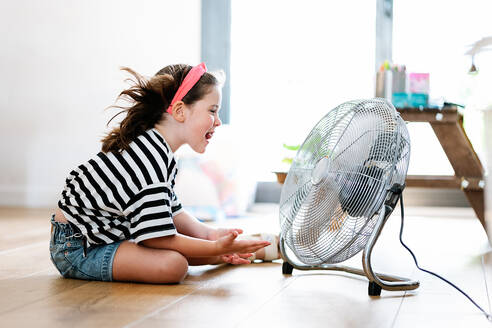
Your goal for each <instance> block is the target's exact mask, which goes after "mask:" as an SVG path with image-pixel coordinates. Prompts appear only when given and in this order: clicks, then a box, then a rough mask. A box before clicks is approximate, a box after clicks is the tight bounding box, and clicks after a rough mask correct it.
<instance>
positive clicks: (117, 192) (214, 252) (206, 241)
mask: <svg viewBox="0 0 492 328" xmlns="http://www.w3.org/2000/svg"><path fill="white" fill-rule="evenodd" d="M124 70H126V71H127V72H129V73H130V74H132V75H133V77H134V78H135V81H134V85H133V86H132V87H130V88H129V89H127V90H124V91H123V92H121V94H120V97H125V98H127V99H128V100H130V101H131V103H132V105H131V106H130V107H128V108H123V109H124V112H126V117H125V118H124V119H123V120H122V122H121V123H120V124H119V126H118V127H116V128H115V129H113V130H112V131H111V132H110V133H109V134H108V135H107V136H106V137H105V138H104V139H103V140H102V143H103V144H102V151H101V152H100V153H98V154H97V155H96V156H94V157H93V158H92V159H90V160H89V161H87V162H86V163H84V164H82V165H80V166H78V167H77V168H76V169H74V170H73V171H72V172H70V175H69V176H68V178H67V179H66V181H65V188H64V190H63V192H62V197H61V199H60V201H59V202H58V209H57V210H56V212H55V214H54V215H53V217H52V219H51V223H52V233H51V242H50V253H51V260H52V261H53V263H54V265H55V266H56V268H57V269H58V270H59V271H60V273H61V274H62V275H63V276H64V277H70V278H79V279H87V280H102V281H113V280H115V281H136V282H147V283H178V282H180V281H182V280H183V278H184V277H185V275H186V273H187V270H188V265H200V264H218V263H224V262H225V263H231V264H244V263H250V261H249V260H248V258H250V257H252V256H253V253H254V252H256V251H258V250H260V249H261V248H263V247H265V246H268V245H270V242H268V241H264V240H258V239H256V240H239V239H237V237H238V235H239V234H241V233H242V230H241V229H216V228H212V227H210V226H207V225H205V224H203V223H201V222H199V221H198V220H197V219H195V218H194V217H192V216H190V215H189V214H188V213H186V212H185V211H183V209H182V207H181V204H180V202H179V200H178V198H177V197H176V195H175V193H174V192H173V187H174V183H175V177H176V173H177V165H176V159H175V158H174V153H175V152H176V150H177V149H178V148H179V147H181V146H182V145H184V144H188V145H190V146H191V148H192V149H193V150H195V151H196V152H198V153H203V152H204V151H205V148H206V147H207V145H208V143H209V141H210V139H211V138H212V137H213V134H214V131H215V129H216V128H217V127H218V126H220V125H221V121H220V119H219V116H218V112H219V108H220V103H221V84H220V82H219V80H218V79H217V77H215V76H214V75H213V74H211V73H208V72H207V69H206V67H205V64H203V63H202V64H200V65H198V66H195V67H191V66H188V65H170V66H167V67H165V68H163V69H161V70H160V71H159V72H158V73H157V74H156V75H155V76H153V77H152V78H150V79H145V78H144V77H142V76H140V75H139V74H137V73H135V72H134V71H132V70H131V69H129V68H124ZM120 108H121V107H120Z"/></svg>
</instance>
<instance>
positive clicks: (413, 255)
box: [400, 194, 492, 321]
mask: <svg viewBox="0 0 492 328" xmlns="http://www.w3.org/2000/svg"><path fill="white" fill-rule="evenodd" d="M400 207H401V227H400V243H401V244H402V245H403V247H405V248H406V249H407V251H408V252H409V253H410V255H412V257H413V260H414V262H415V265H416V266H417V268H418V269H419V270H420V271H424V272H426V273H428V274H431V275H433V276H435V277H437V278H439V279H441V280H443V281H444V282H447V283H448V284H449V285H451V286H452V287H454V288H455V289H456V290H457V291H459V292H460V293H461V294H463V295H464V296H465V297H466V298H468V299H469V300H470V302H472V303H473V304H474V305H475V306H476V307H477V308H478V309H479V310H480V311H482V312H483V314H484V315H485V317H486V318H487V319H488V320H489V321H492V315H491V314H490V313H487V312H486V311H485V310H484V309H482V308H481V307H480V305H478V304H477V303H476V302H475V301H474V300H473V299H472V298H471V297H470V296H468V294H467V293H465V292H464V291H462V290H461V289H460V288H459V287H458V286H456V285H455V284H453V283H452V282H451V281H449V280H447V279H446V278H443V277H441V276H440V275H438V274H437V273H434V272H432V271H429V270H426V269H422V268H421V267H420V266H419V264H418V263H417V258H416V257H415V254H413V252H412V250H411V249H410V248H408V246H407V245H405V243H404V242H403V240H402V238H401V237H402V235H403V218H404V216H405V215H404V211H403V195H402V194H400Z"/></svg>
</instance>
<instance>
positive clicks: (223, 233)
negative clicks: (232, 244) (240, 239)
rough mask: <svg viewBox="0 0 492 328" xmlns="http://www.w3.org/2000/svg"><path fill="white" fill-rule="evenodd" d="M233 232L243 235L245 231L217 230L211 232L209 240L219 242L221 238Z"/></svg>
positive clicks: (208, 236)
mask: <svg viewBox="0 0 492 328" xmlns="http://www.w3.org/2000/svg"><path fill="white" fill-rule="evenodd" d="M233 231H237V233H238V234H242V233H243V229H238V228H232V229H227V228H215V229H213V230H210V231H209V232H208V235H207V239H208V240H217V239H219V238H220V237H224V236H227V235H228V234H230V233H231V232H233Z"/></svg>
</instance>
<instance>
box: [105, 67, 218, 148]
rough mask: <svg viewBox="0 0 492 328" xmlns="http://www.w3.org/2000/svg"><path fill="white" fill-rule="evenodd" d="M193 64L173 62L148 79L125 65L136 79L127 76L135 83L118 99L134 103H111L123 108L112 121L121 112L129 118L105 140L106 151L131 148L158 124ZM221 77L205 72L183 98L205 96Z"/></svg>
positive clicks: (187, 101)
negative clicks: (134, 142) (125, 105)
mask: <svg viewBox="0 0 492 328" xmlns="http://www.w3.org/2000/svg"><path fill="white" fill-rule="evenodd" d="M191 68H192V67H191V66H189V65H183V64H177V65H169V66H166V67H164V68H163V69H161V70H160V71H159V72H157V73H156V74H155V75H154V76H153V77H151V78H150V79H147V78H145V77H143V76H142V75H140V74H138V73H137V72H135V71H133V70H132V69H130V68H128V67H123V68H121V69H122V70H124V71H127V72H128V73H130V74H131V75H132V76H133V78H134V79H131V78H129V79H127V81H130V82H131V83H132V85H131V86H130V88H128V89H126V90H123V91H122V92H121V93H120V94H119V95H118V98H117V100H118V99H125V100H127V101H128V102H130V104H131V105H130V106H128V107H122V106H116V105H114V106H110V108H111V107H115V108H120V109H123V110H122V111H121V112H119V113H118V114H116V115H115V116H113V117H112V118H111V119H110V120H109V122H108V125H109V123H110V122H111V121H112V120H113V119H114V118H115V117H116V116H118V115H119V114H122V113H125V112H126V116H125V118H124V119H123V120H122V121H121V123H120V124H119V126H117V127H115V128H114V129H113V130H112V131H110V132H109V133H108V134H107V135H106V136H105V137H104V138H103V139H102V140H101V141H102V151H103V152H105V153H106V152H120V151H122V150H125V149H126V150H127V149H129V145H130V143H131V142H132V141H134V140H135V139H136V138H137V137H138V136H139V135H141V134H142V133H143V132H145V131H147V130H148V129H151V128H153V127H154V125H155V124H157V123H159V122H160V121H161V120H163V119H165V117H166V115H163V114H164V113H166V109H167V108H168V107H169V105H170V103H171V101H172V99H173V97H174V94H175V93H176V91H177V90H178V88H179V86H180V85H181V83H182V82H183V80H184V78H185V77H186V74H188V72H189V71H190V69H191ZM220 84H221V82H220V81H219V78H218V77H216V76H215V75H214V74H211V73H205V74H203V76H202V77H201V78H200V80H198V82H197V83H196V84H195V85H194V86H193V87H192V88H191V89H190V91H189V92H188V93H187V94H186V96H184V97H183V99H182V101H183V102H184V103H185V104H187V105H191V104H193V103H194V102H196V101H198V100H200V99H201V98H203V97H204V96H205V95H206V94H207V93H208V92H210V88H211V87H213V86H217V85H220Z"/></svg>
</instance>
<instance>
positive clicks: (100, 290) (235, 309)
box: [0, 204, 492, 328]
mask: <svg viewBox="0 0 492 328" xmlns="http://www.w3.org/2000/svg"><path fill="white" fill-rule="evenodd" d="M50 212H51V211H50V210H49V209H22V208H17V209H12V208H0V263H1V266H0V322H1V326H2V327H24V326H26V327H27V326H35V327H66V326H71V327H95V326H101V327H154V326H155V327H163V326H164V327H165V326H172V327H210V326H213V327H252V326H254V327H267V326H268V327H271V326H275V327H277V326H278V327H299V326H301V327H326V326H330V327H397V328H400V327H492V323H490V322H488V321H487V320H486V319H485V317H484V315H483V314H481V312H480V311H479V310H477V308H476V307H474V306H473V305H472V304H471V303H470V302H469V301H468V300H467V299H466V298H465V297H464V296H463V295H461V294H460V293H458V292H457V291H455V290H454V289H452V288H451V287H449V286H448V285H447V284H445V283H444V282H442V281H440V280H438V279H437V278H435V277H432V276H430V275H428V274H426V273H423V272H420V271H418V270H417V269H416V267H415V264H414V263H413V259H412V257H411V256H410V255H409V253H408V252H407V251H406V250H405V249H404V248H403V247H402V246H401V245H400V242H399V239H398V234H399V229H400V218H399V211H395V213H394V214H393V215H392V217H391V218H390V219H389V220H388V222H387V224H386V226H385V228H384V229H383V232H382V234H381V236H380V238H379V240H378V242H377V244H376V247H375V249H374V253H373V267H374V269H375V270H376V271H378V272H384V273H389V274H394V275H399V276H404V277H409V278H412V279H418V280H419V281H420V283H421V286H420V287H419V288H418V289H417V290H415V291H409V292H403V291H400V292H398V291H397V292H390V291H384V290H383V291H382V294H381V296H380V297H369V296H368V295H367V279H365V278H364V277H361V276H355V275H350V274H346V273H341V272H335V271H329V272H328V271H300V270H294V272H293V275H283V274H282V273H281V261H276V262H273V263H256V264H252V265H243V266H229V265H221V266H211V265H210V266H198V267H191V268H190V270H189V274H188V276H187V278H186V279H185V281H184V282H183V283H182V284H179V285H150V284H134V283H102V282H88V281H82V280H72V279H64V278H62V277H60V275H59V274H58V272H57V271H56V269H55V268H54V266H53V265H52V264H51V262H50V259H49V252H48V243H49V226H50V225H49V217H50ZM405 215H406V219H405V228H404V233H403V240H404V242H405V243H406V244H407V245H408V246H409V247H410V248H411V249H412V250H413V251H414V252H415V255H416V256H417V259H418V262H419V264H420V265H421V266H422V267H424V268H426V269H428V270H431V271H435V272H437V273H439V274H441V275H442V276H444V277H445V278H447V279H449V280H451V281H453V282H454V283H456V284H457V285H458V286H459V287H461V288H462V289H463V290H465V291H466V292H467V293H469V294H470V296H472V297H473V298H474V299H475V300H476V302H477V303H478V304H479V305H480V306H482V307H483V308H484V309H485V310H487V311H490V304H491V302H492V298H491V294H492V253H491V252H490V248H489V246H488V244H487V238H486V235H485V233H484V231H483V229H482V228H481V226H480V223H479V221H478V220H476V219H475V218H474V214H473V211H472V210H471V209H469V208H432V207H408V208H407V209H406V211H405ZM211 224H213V225H221V226H227V227H241V228H243V229H244V230H245V233H254V232H259V231H266V232H276V230H277V229H278V228H277V227H278V207H277V206H275V205H272V204H264V205H258V206H255V207H254V208H253V210H252V211H251V212H250V213H249V214H248V216H246V217H243V218H239V219H231V220H225V221H222V222H218V223H217V222H216V223H211ZM344 264H346V265H351V266H356V267H359V268H360V267H361V256H360V255H356V256H355V257H354V258H352V259H350V260H348V261H347V262H346V263H344Z"/></svg>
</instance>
